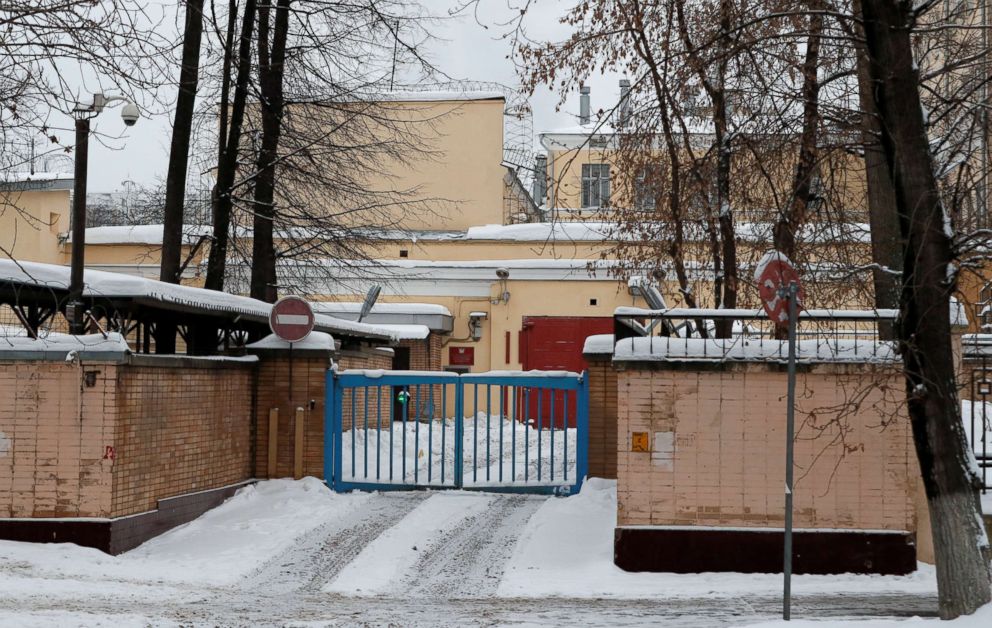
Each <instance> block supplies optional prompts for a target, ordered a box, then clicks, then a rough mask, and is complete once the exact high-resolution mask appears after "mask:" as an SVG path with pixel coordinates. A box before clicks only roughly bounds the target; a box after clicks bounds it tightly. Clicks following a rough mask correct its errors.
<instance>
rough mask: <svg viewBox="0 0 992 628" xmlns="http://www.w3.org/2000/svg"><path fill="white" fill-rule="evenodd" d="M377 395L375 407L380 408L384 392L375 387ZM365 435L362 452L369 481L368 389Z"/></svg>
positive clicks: (366, 394) (366, 476) (366, 395)
mask: <svg viewBox="0 0 992 628" xmlns="http://www.w3.org/2000/svg"><path fill="white" fill-rule="evenodd" d="M375 394H376V404H375V405H376V406H378V405H380V404H381V403H382V390H381V389H380V388H379V387H378V386H376V387H375ZM364 433H365V438H364V440H363V441H362V450H363V454H362V466H363V467H364V472H365V476H364V477H365V478H366V479H368V477H369V396H368V389H367V388H366V389H365V432H364Z"/></svg>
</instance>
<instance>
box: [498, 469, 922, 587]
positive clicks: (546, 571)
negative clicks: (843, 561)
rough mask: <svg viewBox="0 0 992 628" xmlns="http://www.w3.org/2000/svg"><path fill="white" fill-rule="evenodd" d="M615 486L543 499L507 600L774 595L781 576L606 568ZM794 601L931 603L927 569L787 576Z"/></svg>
mask: <svg viewBox="0 0 992 628" xmlns="http://www.w3.org/2000/svg"><path fill="white" fill-rule="evenodd" d="M616 516H617V502H616V481H613V480H601V479H598V478H591V479H589V480H588V481H586V482H585V483H584V484H583V486H582V491H581V492H580V493H579V494H578V495H573V496H571V497H568V498H566V499H549V500H548V501H546V502H545V503H544V504H543V505H542V506H541V507H540V509H539V510H538V511H537V512H536V513H534V515H533V516H532V517H531V518H530V521H528V523H527V525H526V527H525V528H524V530H523V531H522V532H521V534H520V538H519V541H518V542H517V546H516V548H515V549H514V552H513V556H512V557H511V558H510V561H509V564H508V565H507V567H506V571H505V572H504V575H503V580H502V582H501V583H500V586H499V595H500V596H502V597H510V598H520V597H525V598H546V597H547V598H553V597H576V598H598V597H616V598H628V599H644V598H653V599H661V598H717V597H738V596H745V595H777V594H781V591H782V575H781V574H741V573H703V574H672V573H631V572H626V571H623V570H622V569H620V568H619V567H617V566H616V565H614V564H613V533H614V528H615V527H616V523H617V518H616ZM792 583H793V584H792V587H793V588H792V590H793V593H794V594H796V595H830V594H844V593H860V594H868V593H873V592H877V593H885V592H893V591H898V592H900V593H906V594H920V595H932V594H933V592H934V591H935V590H936V586H937V585H936V580H935V574H934V570H933V568H932V567H930V566H929V565H923V564H921V565H920V566H919V570H918V571H917V572H915V573H913V574H910V575H908V576H857V575H851V574H842V575H831V576H806V575H803V576H794V577H793V579H792Z"/></svg>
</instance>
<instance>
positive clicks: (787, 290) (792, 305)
mask: <svg viewBox="0 0 992 628" xmlns="http://www.w3.org/2000/svg"><path fill="white" fill-rule="evenodd" d="M781 291H782V293H783V296H784V297H785V298H786V299H788V302H789V367H788V369H789V373H788V377H789V383H788V396H787V397H788V398H787V401H786V404H787V405H786V413H785V416H786V418H785V425H786V427H785V432H786V437H785V438H786V440H785V556H784V563H785V564H784V565H783V569H782V572H783V574H784V578H785V582H784V583H783V593H782V619H784V620H785V621H789V619H790V618H791V615H792V480H793V475H792V467H793V455H794V452H793V440H794V438H795V431H796V319H797V318H798V309H799V308H798V307H797V303H796V301H797V297H798V296H799V284H798V283H796V282H795V281H792V282H790V283H789V285H788V287H785V286H783V287H782V288H781Z"/></svg>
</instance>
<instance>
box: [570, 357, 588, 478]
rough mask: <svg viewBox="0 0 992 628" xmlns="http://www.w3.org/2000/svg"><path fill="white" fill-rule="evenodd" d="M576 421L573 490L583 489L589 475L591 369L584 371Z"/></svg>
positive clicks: (576, 409) (576, 410)
mask: <svg viewBox="0 0 992 628" xmlns="http://www.w3.org/2000/svg"><path fill="white" fill-rule="evenodd" d="M577 394H578V401H577V404H576V408H575V412H576V421H575V428H576V432H575V487H574V489H573V492H578V491H580V490H581V489H582V483H583V482H585V479H586V476H588V475H589V371H583V373H582V387H581V388H579V392H578V393H577Z"/></svg>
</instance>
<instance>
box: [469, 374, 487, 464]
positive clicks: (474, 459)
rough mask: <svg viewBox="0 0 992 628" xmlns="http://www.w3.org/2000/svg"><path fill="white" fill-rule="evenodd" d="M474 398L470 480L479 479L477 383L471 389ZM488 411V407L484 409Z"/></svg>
mask: <svg viewBox="0 0 992 628" xmlns="http://www.w3.org/2000/svg"><path fill="white" fill-rule="evenodd" d="M473 398H474V399H475V408H474V409H475V412H473V413H472V423H473V427H472V481H473V482H478V481H479V385H478V384H475V388H474V390H473ZM486 411H487V412H488V408H487V409H486Z"/></svg>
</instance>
